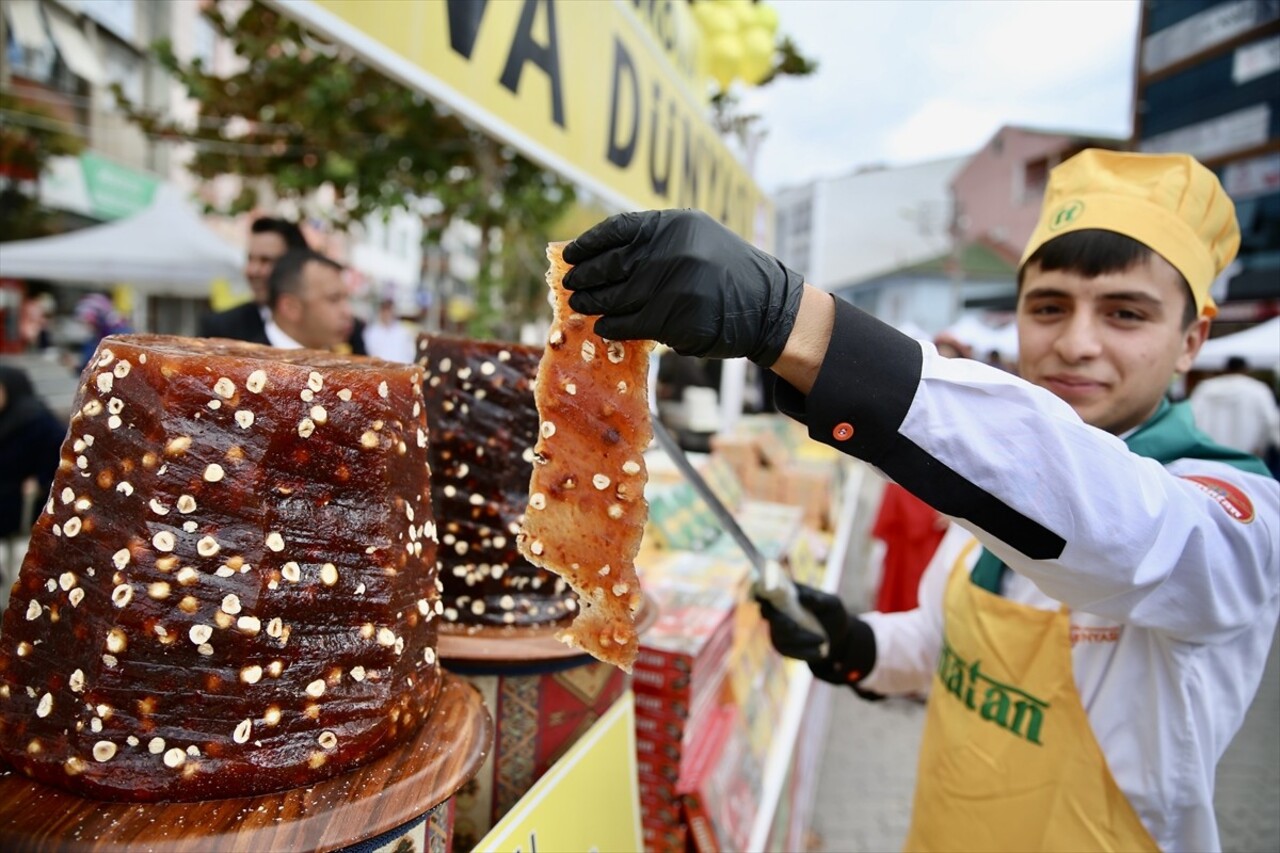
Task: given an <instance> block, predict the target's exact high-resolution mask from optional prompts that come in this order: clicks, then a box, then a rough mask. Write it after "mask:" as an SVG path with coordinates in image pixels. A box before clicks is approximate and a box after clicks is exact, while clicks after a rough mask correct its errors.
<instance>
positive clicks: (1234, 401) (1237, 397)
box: [1190, 373, 1280, 453]
mask: <svg viewBox="0 0 1280 853" xmlns="http://www.w3.org/2000/svg"><path fill="white" fill-rule="evenodd" d="M1190 403H1191V409H1192V411H1194V412H1195V414H1196V426H1198V427H1200V429H1202V430H1204V431H1205V432H1206V433H1207V434H1208V435H1209V437H1211V438H1212V439H1213V440H1214V441H1216V442H1218V443H1219V444H1225V445H1226V446H1227V447H1235V448H1237V449H1239V450H1243V451H1244V452H1246V453H1261V452H1263V451H1265V450H1266V449H1267V445H1270V444H1278V445H1280V410H1277V409H1276V398H1275V395H1274V394H1272V393H1271V389H1270V388H1268V387H1267V385H1266V383H1265V382H1259V381H1258V380H1257V379H1254V378H1253V377H1252V376H1246V375H1244V374H1243V373H1228V374H1225V375H1223V376H1215V377H1213V378H1212V379H1206V380H1204V381H1203V382H1201V383H1200V384H1199V385H1197V386H1196V389H1195V390H1194V391H1192V392H1191V398H1190Z"/></svg>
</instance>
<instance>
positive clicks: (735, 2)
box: [725, 0, 756, 30]
mask: <svg viewBox="0 0 1280 853" xmlns="http://www.w3.org/2000/svg"><path fill="white" fill-rule="evenodd" d="M725 5H726V6H727V7H728V8H729V11H730V12H732V13H733V16H734V18H736V19H737V22H738V29H740V30H745V29H746V28H747V27H750V26H752V25H753V24H755V22H756V4H754V3H752V2H751V0H725Z"/></svg>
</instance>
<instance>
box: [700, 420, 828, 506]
mask: <svg viewBox="0 0 1280 853" xmlns="http://www.w3.org/2000/svg"><path fill="white" fill-rule="evenodd" d="M800 438H803V437H800ZM795 439H797V436H795V435H794V434H793V433H792V432H791V431H789V430H783V429H780V428H776V427H775V426H773V425H772V422H770V425H768V426H766V425H765V424H764V423H763V422H758V421H757V422H755V423H754V425H753V426H749V427H747V428H745V429H743V430H740V431H738V432H734V433H731V434H727V435H717V436H714V437H712V439H711V458H712V460H722V461H723V462H724V463H726V464H727V465H728V466H729V467H730V468H731V469H732V470H733V473H734V475H735V476H736V477H737V479H738V481H739V482H740V483H742V489H743V492H744V493H745V494H746V496H747V497H749V498H752V499H754V500H757V501H769V502H772V503H780V504H790V505H793V506H796V507H799V508H800V510H801V515H802V517H803V519H804V522H805V524H806V525H808V526H809V527H812V528H813V529H815V530H831V529H832V528H833V527H834V524H835V519H834V518H833V516H832V513H833V510H834V506H835V504H836V502H837V501H838V498H839V495H838V489H839V482H838V480H837V473H838V471H839V468H838V467H837V466H834V465H832V464H830V462H829V460H822V459H813V458H809V457H808V456H806V457H805V458H796V454H795V453H793V451H792V447H791V446H790V444H789V441H791V440H795ZM805 440H807V439H805ZM810 443H812V442H810Z"/></svg>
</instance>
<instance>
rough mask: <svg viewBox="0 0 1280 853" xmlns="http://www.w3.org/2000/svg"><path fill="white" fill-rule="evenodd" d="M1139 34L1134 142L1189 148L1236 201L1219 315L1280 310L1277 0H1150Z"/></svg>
mask: <svg viewBox="0 0 1280 853" xmlns="http://www.w3.org/2000/svg"><path fill="white" fill-rule="evenodd" d="M1139 38H1140V43H1139V60H1138V73H1137V76H1136V83H1135V90H1136V96H1135V117H1134V128H1135V130H1134V147H1135V148H1136V149H1137V150H1139V151H1151V152H1162V151H1179V152H1186V153H1188V154H1192V155H1194V156H1195V157H1196V158H1197V159H1199V160H1200V161H1201V162H1203V163H1204V164H1205V165H1206V166H1208V167H1209V168H1211V169H1213V170H1214V171H1215V172H1216V173H1217V174H1218V177H1219V178H1220V179H1221V180H1222V184H1223V187H1224V188H1225V189H1226V191H1227V193H1228V194H1229V195H1230V196H1231V197H1232V200H1234V201H1235V204H1236V213H1237V216H1238V217H1239V220H1240V231H1241V241H1240V254H1239V258H1238V264H1237V265H1235V266H1234V267H1233V269H1231V270H1229V271H1228V273H1227V275H1226V276H1224V279H1225V281H1224V282H1220V283H1219V285H1218V292H1217V294H1216V295H1217V297H1218V301H1219V303H1220V307H1221V313H1220V314H1219V318H1218V319H1219V323H1226V324H1230V323H1231V322H1233V321H1234V322H1240V323H1248V322H1256V321H1257V320H1261V319H1265V318H1266V317H1268V316H1272V315H1274V314H1277V313H1280V0H1146V2H1144V3H1143V7H1142V23H1141V26H1140V35H1139ZM1225 330H1229V328H1224V331H1225Z"/></svg>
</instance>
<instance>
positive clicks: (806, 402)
mask: <svg viewBox="0 0 1280 853" xmlns="http://www.w3.org/2000/svg"><path fill="white" fill-rule="evenodd" d="M833 298H835V297H833ZM835 304H836V316H835V325H834V327H833V328H832V330H831V342H830V344H828V345H827V355H826V358H825V359H823V362H822V367H821V369H820V370H819V371H818V379H817V381H816V382H815V383H814V385H813V389H812V390H811V391H810V392H809V395H808V397H806V396H804V395H803V394H801V393H800V392H799V391H797V390H796V389H795V388H793V387H792V386H791V385H788V384H787V383H786V382H782V381H779V382H778V384H777V388H776V390H775V395H776V396H775V400H776V403H777V406H778V411H780V412H782V413H784V414H786V415H789V416H790V417H792V418H795V419H796V420H798V421H800V422H801V423H803V424H805V425H806V426H808V427H809V437H810V438H812V439H813V440H814V441H820V442H822V443H823V444H827V445H830V446H831V447H834V448H835V449H836V450H839V451H840V452H841V453H847V454H849V455H850V456H856V457H858V458H859V459H864V460H866V461H867V462H870V463H871V464H872V465H876V466H877V467H881V466H880V465H879V460H880V458H881V456H883V455H884V453H885V452H886V451H888V450H889V448H890V447H891V446H892V445H893V443H894V442H895V441H896V440H897V438H898V428H899V427H900V426H901V425H902V421H903V419H904V418H906V416H907V410H908V409H910V408H911V401H912V400H914V399H915V395H916V389H917V388H918V387H919V385H920V374H921V370H922V369H923V364H924V353H923V351H922V350H921V349H920V344H919V343H917V342H916V341H914V340H912V339H911V338H909V337H907V336H906V335H904V334H902V333H901V332H899V331H898V330H897V329H895V328H893V327H892V326H890V325H888V324H887V323H883V322H881V321H880V320H877V319H876V318H875V317H872V316H871V315H870V314H868V313H866V312H865V311H861V310H859V309H858V308H855V307H853V305H852V304H850V303H848V302H846V301H845V300H843V299H838V298H835Z"/></svg>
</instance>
